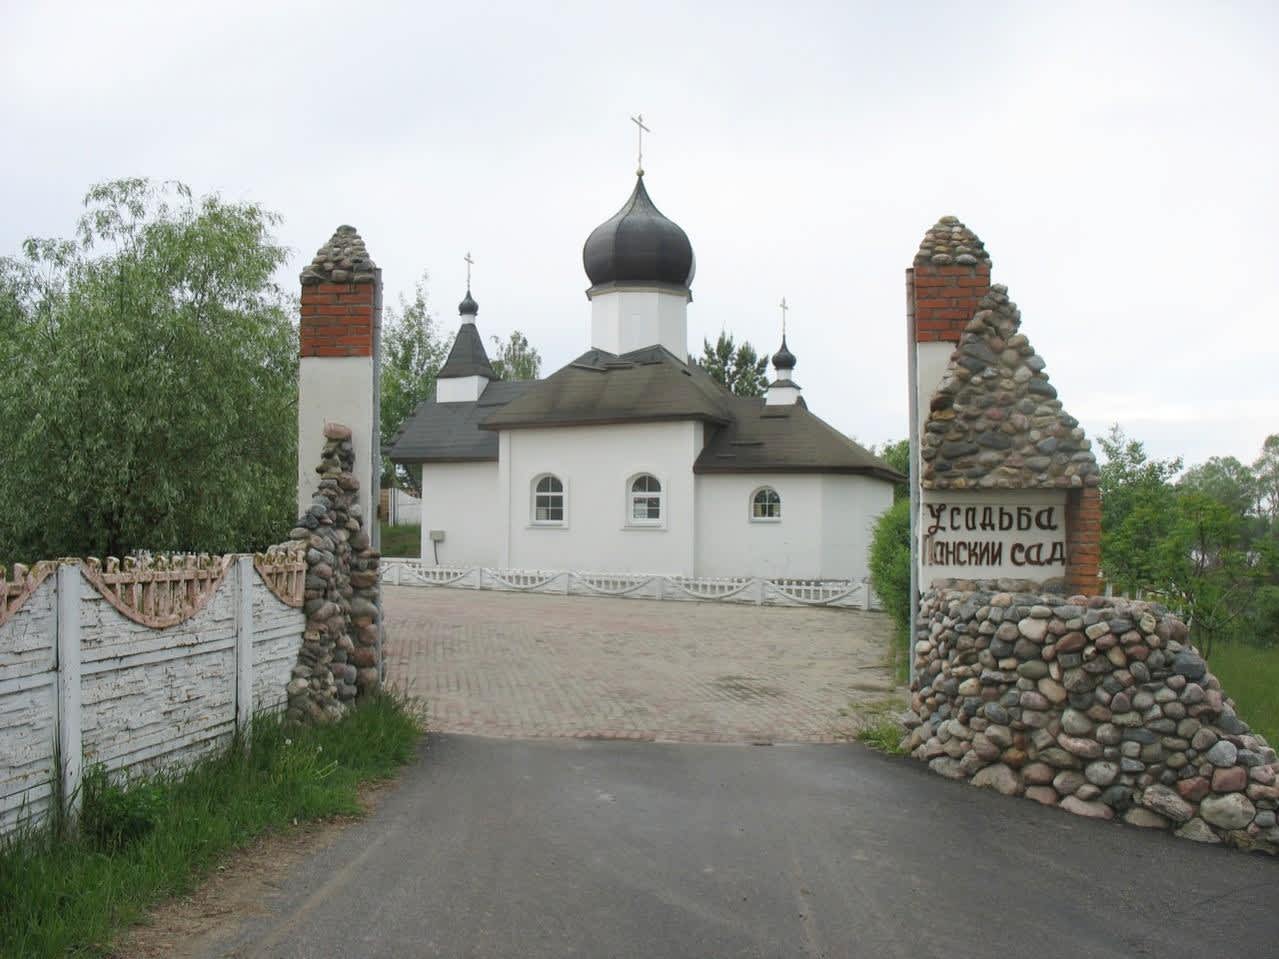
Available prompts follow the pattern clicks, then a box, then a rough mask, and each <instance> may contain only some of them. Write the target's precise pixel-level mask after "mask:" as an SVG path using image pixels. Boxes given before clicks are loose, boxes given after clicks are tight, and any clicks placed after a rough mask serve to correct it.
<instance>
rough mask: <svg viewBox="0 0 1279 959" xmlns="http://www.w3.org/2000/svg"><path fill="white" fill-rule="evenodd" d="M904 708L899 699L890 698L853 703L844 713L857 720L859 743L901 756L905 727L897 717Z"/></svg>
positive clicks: (891, 754) (903, 752) (902, 753)
mask: <svg viewBox="0 0 1279 959" xmlns="http://www.w3.org/2000/svg"><path fill="white" fill-rule="evenodd" d="M904 708H905V707H904V705H903V704H902V702H901V700H900V699H896V698H890V699H881V700H876V701H874V702H869V703H854V704H851V705H850V706H849V707H848V709H847V710H846V711H845V712H846V714H847V715H851V716H856V718H857V722H858V726H859V728H858V730H857V741H858V742H859V743H862V744H863V745H865V746H869V747H870V748H871V749H878V750H879V751H880V752H881V753H888V754H889V755H890V756H903V755H905V750H903V749H902V748H901V742H902V739H903V738H904V737H905V735H906V727H904V726H903V725H902V724H901V723H900V722H898V721H897V716H898V714H900V713H901V711H902V709H904Z"/></svg>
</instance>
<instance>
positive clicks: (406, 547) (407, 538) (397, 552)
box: [382, 523, 422, 559]
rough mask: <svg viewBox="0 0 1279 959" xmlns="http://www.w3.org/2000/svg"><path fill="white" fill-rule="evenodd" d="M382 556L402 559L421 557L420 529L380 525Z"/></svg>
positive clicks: (386, 524) (418, 527)
mask: <svg viewBox="0 0 1279 959" xmlns="http://www.w3.org/2000/svg"><path fill="white" fill-rule="evenodd" d="M382 555H383V556H398V557H403V558H406V559H407V558H408V557H411V556H413V557H415V556H420V555H422V527H420V526H392V525H390V524H389V523H383V524H382Z"/></svg>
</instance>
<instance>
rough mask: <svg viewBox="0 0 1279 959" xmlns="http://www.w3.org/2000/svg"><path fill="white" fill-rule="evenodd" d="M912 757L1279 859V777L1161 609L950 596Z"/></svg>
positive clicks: (919, 698) (952, 774) (924, 644)
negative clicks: (1278, 814)
mask: <svg viewBox="0 0 1279 959" xmlns="http://www.w3.org/2000/svg"><path fill="white" fill-rule="evenodd" d="M915 668H916V680H915V683H914V684H913V687H912V689H913V693H912V698H911V710H912V717H911V719H910V721H909V723H908V725H909V726H910V727H913V728H912V730H911V732H910V733H909V735H908V736H907V738H906V740H905V742H904V745H905V746H906V747H907V748H908V749H909V750H910V751H911V753H912V755H913V756H915V757H916V758H918V759H921V760H924V761H926V762H928V764H929V766H930V767H931V768H932V769H933V770H934V771H935V772H937V773H940V774H941V775H943V776H946V777H948V778H951V779H964V780H967V781H969V782H971V783H972V784H973V785H977V786H985V787H988V788H991V789H995V790H998V791H999V792H1001V793H1004V794H1005V795H1010V796H1025V797H1026V798H1028V799H1033V800H1035V801H1036V802H1039V803H1042V804H1044V805H1047V806H1056V807H1059V808H1061V809H1064V810H1066V811H1068V812H1072V813H1075V814H1076V815H1080V816H1088V817H1091V818H1095V819H1116V818H1118V819H1122V820H1123V821H1124V822H1126V823H1129V824H1131V825H1135V826H1143V827H1147V828H1157V829H1168V830H1175V831H1176V833H1177V835H1178V836H1182V837H1184V838H1188V839H1193V840H1196V841H1198V842H1207V843H1223V842H1224V843H1227V844H1229V845H1232V846H1237V847H1240V848H1245V849H1258V850H1262V851H1265V852H1270V853H1272V854H1273V853H1276V852H1279V827H1277V826H1276V823H1275V813H1276V808H1277V807H1279V761H1277V760H1276V755H1275V751H1274V749H1272V748H1271V747H1270V745H1269V744H1268V743H1267V742H1266V740H1265V739H1264V738H1262V737H1261V736H1259V735H1257V734H1256V733H1253V732H1252V731H1251V730H1250V729H1249V727H1248V724H1247V723H1246V722H1244V721H1243V719H1241V718H1240V717H1239V716H1238V715H1237V714H1236V712H1235V707H1234V703H1233V702H1231V700H1230V699H1228V698H1227V697H1226V695H1225V693H1224V692H1223V691H1222V689H1221V684H1220V683H1219V682H1218V681H1217V679H1216V677H1215V676H1213V675H1212V674H1211V673H1210V672H1208V668H1207V665H1206V663H1205V662H1204V660H1203V659H1202V658H1201V657H1200V656H1199V654H1198V652H1197V651H1196V650H1195V649H1194V648H1193V647H1191V646H1189V645H1188V644H1187V629H1186V627H1185V625H1184V624H1183V623H1182V622H1181V621H1180V620H1178V619H1177V618H1176V617H1174V616H1172V615H1170V614H1169V613H1168V611H1167V610H1166V609H1164V608H1162V607H1160V606H1156V605H1152V604H1148V603H1139V602H1129V601H1125V600H1114V599H1109V598H1106V597H1100V596H1095V597H1091V598H1090V597H1084V596H1074V597H1070V598H1063V597H1061V596H1054V595H1048V594H1029V593H1010V592H1000V591H998V590H994V591H988V590H984V589H982V588H980V586H978V587H977V588H975V589H968V590H950V589H939V590H933V591H930V592H929V593H927V594H925V596H924V599H923V605H922V609H921V614H920V618H919V630H918V633H917V636H916V643H915Z"/></svg>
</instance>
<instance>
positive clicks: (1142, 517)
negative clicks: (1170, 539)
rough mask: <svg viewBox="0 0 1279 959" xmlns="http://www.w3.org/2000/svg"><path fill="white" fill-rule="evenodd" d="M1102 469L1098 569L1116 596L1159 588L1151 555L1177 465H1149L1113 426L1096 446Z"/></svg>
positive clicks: (1162, 532)
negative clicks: (1120, 592) (1116, 589)
mask: <svg viewBox="0 0 1279 959" xmlns="http://www.w3.org/2000/svg"><path fill="white" fill-rule="evenodd" d="M1098 443H1099V445H1100V446H1101V448H1102V452H1103V453H1104V455H1105V457H1106V461H1105V463H1103V464H1102V466H1101V514H1102V522H1101V529H1102V537H1101V555H1102V567H1103V570H1104V571H1105V574H1106V578H1107V579H1108V580H1109V581H1111V582H1112V583H1114V584H1115V585H1116V586H1118V587H1119V588H1120V589H1121V590H1125V591H1137V590H1150V589H1157V588H1159V587H1158V586H1156V585H1155V584H1156V583H1157V582H1160V581H1162V580H1163V579H1164V577H1162V576H1161V575H1160V573H1159V571H1158V570H1157V561H1156V559H1155V551H1156V548H1157V547H1158V545H1159V544H1160V543H1161V542H1162V541H1163V539H1164V538H1165V537H1166V536H1167V535H1168V525H1169V522H1170V520H1171V507H1172V502H1173V499H1174V496H1175V489H1174V487H1173V484H1172V480H1173V478H1174V477H1175V476H1176V475H1177V473H1179V472H1180V471H1181V460H1180V459H1172V460H1152V459H1150V458H1149V457H1148V456H1147V455H1146V449H1145V446H1144V445H1143V444H1142V443H1141V442H1139V441H1137V440H1133V439H1129V438H1128V436H1126V435H1125V433H1124V431H1123V430H1122V429H1120V428H1119V426H1118V425H1115V426H1112V427H1111V428H1110V432H1109V433H1107V435H1106V436H1104V437H1101V438H1100V439H1099V440H1098Z"/></svg>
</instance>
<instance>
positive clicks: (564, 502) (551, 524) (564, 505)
mask: <svg viewBox="0 0 1279 959" xmlns="http://www.w3.org/2000/svg"><path fill="white" fill-rule="evenodd" d="M545 479H553V480H555V481H556V482H557V483H559V484H560V488H559V492H558V493H557V492H555V491H554V490H548V491H547V492H545V493H542V494H540V495H542V496H559V498H560V513H561V515H562V516H563V519H538V518H537V497H538V495H539V493H538V491H537V487H538V485H539V484H540V483H541V482H542V480H545ZM528 490H529V494H528V495H529V500H528V524H529V526H530V527H535V528H537V529H564V528H565V527H567V526H568V482H567V481H566V480H565V479H564V478H563V477H562V476H560V475H559V474H558V473H550V472H546V473H538V474H537V475H536V476H534V477H533V479H532V480H530V481H529V484H528Z"/></svg>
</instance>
